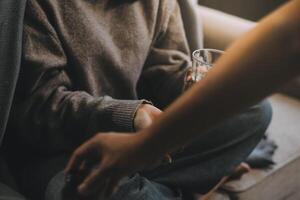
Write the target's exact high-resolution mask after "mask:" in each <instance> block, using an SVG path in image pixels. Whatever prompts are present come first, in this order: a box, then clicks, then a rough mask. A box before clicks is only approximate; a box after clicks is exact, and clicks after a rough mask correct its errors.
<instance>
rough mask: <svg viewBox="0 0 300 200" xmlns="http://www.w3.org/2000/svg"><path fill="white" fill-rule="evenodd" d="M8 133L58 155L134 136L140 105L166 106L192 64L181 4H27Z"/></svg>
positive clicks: (157, 0) (131, 0)
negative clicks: (97, 137)
mask: <svg viewBox="0 0 300 200" xmlns="http://www.w3.org/2000/svg"><path fill="white" fill-rule="evenodd" d="M23 37H24V39H23V59H22V67H21V68H22V69H21V74H20V80H19V83H18V90H17V94H16V98H15V102H14V105H13V110H12V117H11V120H10V127H9V128H10V131H11V132H13V133H14V134H15V136H17V138H19V139H20V140H19V141H21V143H22V144H23V145H27V147H28V148H31V149H32V150H36V149H39V150H41V151H42V152H43V151H45V152H48V153H53V152H57V151H61V150H64V149H65V148H68V147H70V146H74V145H78V144H80V143H82V142H83V141H84V140H86V139H87V138H89V137H90V136H91V135H93V134H94V133H96V132H98V131H133V118H134V114H135V111H136V109H137V107H138V106H139V105H140V104H141V103H142V100H138V99H147V100H150V101H152V102H153V104H154V105H155V106H157V107H160V108H163V107H165V106H166V105H168V104H169V103H170V102H171V101H172V100H174V98H175V97H176V96H178V95H179V94H180V92H181V88H182V83H183V76H184V74H185V70H186V67H187V66H188V65H189V63H190V60H189V59H190V57H189V55H190V52H189V48H188V45H187V41H186V37H185V33H184V29H183V25H182V19H181V15H180V10H179V7H178V5H177V1H175V0H137V1H136V0H120V1H118V0H28V3H27V8H26V16H25V25H24V36H23Z"/></svg>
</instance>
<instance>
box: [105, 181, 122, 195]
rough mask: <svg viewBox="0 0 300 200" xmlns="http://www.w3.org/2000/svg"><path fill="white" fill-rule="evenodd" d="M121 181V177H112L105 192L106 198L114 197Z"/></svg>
mask: <svg viewBox="0 0 300 200" xmlns="http://www.w3.org/2000/svg"><path fill="white" fill-rule="evenodd" d="M120 179H121V177H112V178H111V179H110V182H109V183H108V185H107V187H106V191H105V192H104V195H105V197H106V198H108V197H110V196H112V194H114V193H115V192H116V191H117V189H118V184H119V182H120Z"/></svg>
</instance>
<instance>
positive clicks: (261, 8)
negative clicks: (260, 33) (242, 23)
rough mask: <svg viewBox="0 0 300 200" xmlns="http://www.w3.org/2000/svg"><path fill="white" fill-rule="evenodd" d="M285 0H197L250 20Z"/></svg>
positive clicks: (256, 18)
mask: <svg viewBox="0 0 300 200" xmlns="http://www.w3.org/2000/svg"><path fill="white" fill-rule="evenodd" d="M284 2H287V0H199V3H200V4H202V5H204V6H208V7H211V8H215V9H218V10H222V11H224V12H227V13H230V14H234V15H237V16H240V17H243V18H247V19H250V20H254V21H256V20H258V19H260V18H261V17H263V16H264V15H266V14H267V13H269V12H270V11H272V10H274V9H275V8H277V7H278V6H279V5H281V4H282V3H284Z"/></svg>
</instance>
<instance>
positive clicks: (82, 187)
mask: <svg viewBox="0 0 300 200" xmlns="http://www.w3.org/2000/svg"><path fill="white" fill-rule="evenodd" d="M86 189H87V188H86V185H85V184H81V185H79V187H78V192H79V194H81V195H86V192H87V191H86Z"/></svg>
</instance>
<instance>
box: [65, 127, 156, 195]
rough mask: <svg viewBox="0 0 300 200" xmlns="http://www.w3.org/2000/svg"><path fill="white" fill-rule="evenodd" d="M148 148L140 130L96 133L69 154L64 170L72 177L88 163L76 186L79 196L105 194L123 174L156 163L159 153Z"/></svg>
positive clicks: (114, 186) (109, 191)
mask: <svg viewBox="0 0 300 200" xmlns="http://www.w3.org/2000/svg"><path fill="white" fill-rule="evenodd" d="M150 149H152V148H151V147H150V145H148V146H147V144H146V143H144V142H143V140H142V139H141V137H140V133H137V134H123V133H103V134H101V133H100V134H97V135H95V136H94V137H93V138H91V139H90V140H88V141H87V142H85V143H84V144H83V145H81V146H80V147H79V148H78V149H77V150H76V151H75V152H74V153H73V155H72V156H71V158H70V160H69V162H68V164H67V167H66V169H65V173H66V176H67V177H68V176H76V175H78V174H80V171H81V170H82V169H83V168H84V166H85V165H88V166H89V168H90V169H91V170H89V172H88V173H87V175H86V176H85V177H84V178H83V180H81V181H80V182H79V183H77V184H78V185H77V186H76V187H77V191H78V193H79V195H81V196H84V197H88V196H91V195H96V194H101V195H100V196H102V195H103V196H104V197H108V196H110V195H111V194H112V193H113V191H115V190H116V188H117V185H118V182H119V181H120V180H121V179H122V178H123V177H124V176H127V175H132V174H133V173H135V172H137V171H139V170H142V169H146V168H148V167H152V166H154V165H156V164H158V163H159V161H160V159H159V158H160V156H159V153H158V152H155V151H153V149H152V150H150ZM91 163H93V165H92V167H91Z"/></svg>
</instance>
